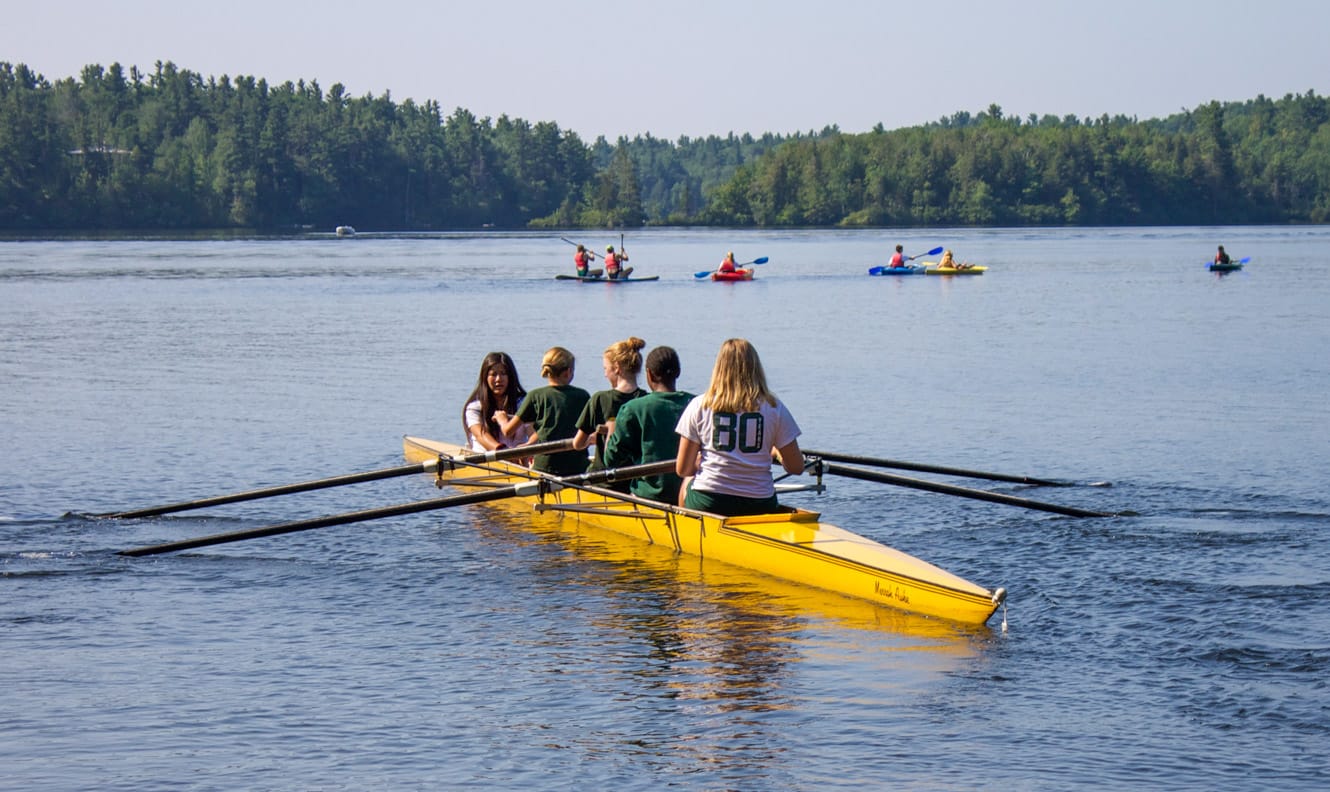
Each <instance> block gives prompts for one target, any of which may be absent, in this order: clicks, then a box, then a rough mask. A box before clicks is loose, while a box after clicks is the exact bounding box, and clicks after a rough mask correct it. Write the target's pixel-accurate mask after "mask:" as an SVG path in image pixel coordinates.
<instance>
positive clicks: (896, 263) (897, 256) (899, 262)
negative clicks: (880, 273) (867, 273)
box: [891, 253, 905, 267]
mask: <svg viewBox="0 0 1330 792" xmlns="http://www.w3.org/2000/svg"><path fill="white" fill-rule="evenodd" d="M891 266H893V267H904V266H905V256H904V255H903V254H901V253H893V254H891Z"/></svg>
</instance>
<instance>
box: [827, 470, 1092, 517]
mask: <svg viewBox="0 0 1330 792" xmlns="http://www.w3.org/2000/svg"><path fill="white" fill-rule="evenodd" d="M822 470H823V471H824V472H826V473H831V474H833V475H837V476H844V477H846V478H853V479H860V480H862V481H876V482H878V483H881V484H895V485H897V486H900V487H909V488H911V489H919V490H927V491H929V492H940V493H943V494H945V495H959V496H960V497H963V498H974V499H975V500H983V501H990V502H992V503H1003V504H1006V505H1008V506H1021V507H1023V508H1026V509H1036V510H1039V511H1046V512H1053V513H1054V514H1064V515H1066V516H1068V517H1117V516H1118V515H1116V514H1113V513H1110V512H1097V511H1088V510H1086V509H1077V508H1074V507H1072V506H1060V505H1058V504H1056V503H1043V502H1041V501H1036V500H1030V499H1029V498H1017V497H1014V496H1012V495H1003V494H1001V493H997V492H987V491H985V490H977V489H969V488H968V487H954V486H952V485H950V484H939V483H938V482H936V481H924V480H923V479H916V478H910V477H908V476H897V475H894V474H891V473H879V472H877V471H875V470H861V469H859V468H852V467H845V466H843V465H835V464H831V463H824V464H823V466H822Z"/></svg>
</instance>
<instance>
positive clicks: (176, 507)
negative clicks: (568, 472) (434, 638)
mask: <svg viewBox="0 0 1330 792" xmlns="http://www.w3.org/2000/svg"><path fill="white" fill-rule="evenodd" d="M572 447H573V441H572V439H571V438H569V439H566V440H554V441H551V442H548V443H532V444H531V445H524V446H518V447H516V448H501V449H499V450H498V451H486V452H484V453H476V454H469V455H467V456H465V457H461V458H459V459H458V460H457V461H459V462H469V463H470V462H494V461H497V460H502V459H518V458H524V457H529V456H537V455H540V454H556V453H558V452H560V451H570V450H572ZM438 464H439V463H438V460H436V459H431V460H427V461H425V462H418V463H416V464H414V465H402V466H400V467H391V468H383V469H382V470H371V471H367V472H365V473H350V474H348V475H345V476H333V477H332V478H325V479H315V480H314V481H305V482H301V483H299V484H283V485H281V486H277V487H267V488H264V489H256V490H249V491H247V492H237V493H233V494H231V495H218V496H217V497H213V498H203V499H200V500H193V501H184V502H182V503H172V504H168V505H166V506H154V507H152V508H149V509H135V510H133V511H123V512H113V513H109V514H96V515H93V516H94V517H106V518H111V519H130V518H136V517H156V516H158V515H161V514H171V513H173V512H181V511H189V510H190V509H203V508H207V507H209V506H221V505H222V504H226V503H239V502H241V501H249V500H259V499H260V498H272V497H275V496H278V495H291V494H293V493H297V492H310V491H313V490H320V489H327V488H329V487H342V486H345V485H347V484H359V483H361V482H365V481H378V480H380V479H387V478H394V477H397V476H409V475H411V474H414V473H429V472H431V471H433V470H434V469H435V468H436V467H438Z"/></svg>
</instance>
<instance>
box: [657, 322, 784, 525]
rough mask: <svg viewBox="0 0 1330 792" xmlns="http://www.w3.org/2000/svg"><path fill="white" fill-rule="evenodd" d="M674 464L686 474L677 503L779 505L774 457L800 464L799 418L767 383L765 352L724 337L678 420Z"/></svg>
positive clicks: (760, 510)
mask: <svg viewBox="0 0 1330 792" xmlns="http://www.w3.org/2000/svg"><path fill="white" fill-rule="evenodd" d="M675 431H676V432H677V433H678V434H679V437H680V440H679V454H678V456H677V457H676V458H675V472H676V473H678V474H679V476H681V477H682V478H683V479H684V484H683V488H682V489H681V490H680V492H679V495H680V500H679V505H680V506H685V507H687V508H690V509H697V510H698V511H705V512H711V513H713V514H722V515H726V516H730V515H738V514H769V513H771V512H774V511H779V510H780V504H779V503H778V502H777V500H776V486H775V483H774V482H773V481H772V478H771V463H772V460H773V457H774V458H778V459H779V460H780V463H781V467H783V468H784V469H785V472H787V473H790V474H791V475H798V474H800V473H802V472H803V468H804V460H803V453H802V452H801V451H800V450H799V441H798V437H799V434H800V431H799V425H798V424H797V423H795V420H794V416H792V415H791V414H790V411H789V410H788V409H786V407H785V405H784V404H783V403H782V402H781V401H780V399H778V398H776V395H775V394H774V393H772V392H771V389H770V388H769V387H768V386H767V375H766V372H765V371H763V369H762V360H761V359H760V358H759V357H758V355H757V350H756V349H754V348H753V345H752V344H750V343H749V342H748V341H747V340H745V339H742V338H731V339H729V340H728V341H726V342H725V343H723V344H721V346H720V351H719V352H718V353H717V354H716V364H715V366H714V367H713V368H712V370H711V383H710V384H709V385H707V389H706V391H705V392H704V393H702V395H700V396H697V397H695V398H694V399H693V400H692V401H690V402H689V403H688V406H687V407H686V408H685V409H684V412H683V415H682V416H680V417H679V423H678V425H677V426H676V427H675Z"/></svg>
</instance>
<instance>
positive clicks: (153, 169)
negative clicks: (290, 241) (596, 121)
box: [0, 62, 1330, 230]
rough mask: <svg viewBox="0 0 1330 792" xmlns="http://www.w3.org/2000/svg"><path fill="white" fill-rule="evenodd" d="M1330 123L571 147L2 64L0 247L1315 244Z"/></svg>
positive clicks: (1011, 126)
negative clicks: (1150, 230) (1014, 240)
mask: <svg viewBox="0 0 1330 792" xmlns="http://www.w3.org/2000/svg"><path fill="white" fill-rule="evenodd" d="M1328 119H1330V106H1328V104H1327V100H1326V99H1325V98H1322V97H1318V96H1316V95H1315V94H1314V93H1313V92H1311V91H1308V92H1307V93H1306V94H1304V95H1288V96H1285V97H1284V98H1283V99H1280V100H1277V101H1272V100H1269V99H1266V98H1265V97H1258V98H1257V99H1255V100H1252V101H1248V102H1245V103H1226V104H1220V103H1218V102H1211V103H1209V104H1207V105H1203V106H1201V107H1198V108H1197V109H1195V110H1193V111H1187V112H1183V113H1180V114H1178V115H1175V116H1171V117H1169V118H1167V119H1162V120H1151V121H1144V122H1140V121H1136V120H1135V119H1128V118H1124V117H1121V116H1119V117H1115V118H1108V117H1107V116H1105V117H1102V118H1099V119H1094V120H1080V119H1077V118H1075V117H1073V116H1068V117H1065V118H1055V117H1050V116H1045V117H1042V118H1036V117H1034V116H1030V117H1028V118H1027V119H1020V118H1015V117H1007V116H1004V115H1003V114H1002V111H1001V108H1000V107H998V106H997V105H993V106H990V107H989V108H988V109H987V110H986V111H983V112H981V113H978V114H976V115H973V116H972V115H970V114H969V113H963V112H962V113H956V114H954V115H953V116H951V117H949V118H944V119H941V120H939V121H938V122H936V123H933V124H927V125H924V126H919V127H911V128H906V129H899V130H892V131H887V130H885V129H883V128H882V127H881V126H880V125H879V126H878V127H877V128H876V129H874V130H873V131H871V132H868V133H864V134H846V133H842V132H841V131H840V130H839V129H838V128H836V127H834V126H828V127H826V128H824V129H822V130H821V131H818V132H814V131H812V130H810V131H809V132H808V133H806V134H805V133H794V134H789V135H778V134H771V133H768V134H764V135H762V136H761V137H753V136H752V135H749V134H744V135H734V134H730V135H728V136H726V137H718V136H708V137H705V138H688V137H682V138H679V139H678V140H676V141H667V140H662V139H659V138H655V137H652V136H651V135H649V134H648V135H639V136H637V137H634V138H632V139H629V138H626V137H621V138H619V139H618V140H617V141H615V142H614V143H610V142H609V141H607V140H605V139H604V138H603V137H602V138H598V139H597V140H595V141H593V142H592V143H590V144H587V143H586V142H584V141H583V140H582V139H581V138H579V136H578V135H577V134H576V133H575V132H572V131H570V130H563V129H560V128H559V126H558V125H557V124H554V123H552V122H536V123H531V122H528V121H525V120H522V119H514V118H509V117H508V116H506V115H504V116H500V117H499V118H498V119H490V118H477V117H476V116H475V115H474V114H472V113H471V112H469V111H467V110H465V109H462V108H457V109H456V110H454V111H453V112H452V113H451V114H449V115H447V116H445V115H444V114H443V112H442V111H441V109H440V107H439V105H438V103H437V102H433V101H428V102H425V103H423V104H417V103H415V102H413V101H411V100H406V101H404V102H401V103H398V102H394V101H393V100H392V98H391V96H390V95H389V94H387V93H385V94H384V95H382V96H378V97H375V96H370V95H366V96H363V97H352V96H349V95H348V94H347V92H346V90H345V88H344V87H343V86H342V85H341V84H336V85H333V86H332V87H331V88H330V89H329V90H327V91H326V92H325V91H324V90H323V89H322V88H320V86H319V85H318V83H317V82H313V81H311V82H305V81H303V80H302V81H300V82H296V83H292V82H286V83H283V84H281V85H277V86H271V85H269V84H268V83H267V82H266V81H265V80H263V79H261V78H255V77H247V76H238V77H235V78H230V77H227V76H222V77H207V78H205V77H204V76H202V75H200V74H198V73H195V72H191V71H189V70H186V69H180V68H177V67H176V66H175V65H174V64H172V63H161V62H159V63H157V64H155V69H154V71H153V72H152V73H150V74H144V73H142V72H140V71H139V70H138V69H137V67H133V68H131V69H129V71H128V72H126V71H125V70H124V69H123V68H122V67H121V66H120V65H119V64H112V65H111V66H110V67H107V68H103V67H101V66H98V65H92V66H87V67H85V68H84V69H83V71H82V73H81V74H80V75H79V77H78V78H73V77H69V78H65V79H61V80H58V81H56V82H50V81H48V80H46V79H45V78H44V77H43V76H41V75H39V74H37V73H35V72H33V71H32V70H30V69H29V68H28V67H26V66H25V65H23V64H17V65H14V64H10V63H0V229H5V230H60V229H166V230H184V229H212V228H246V229H260V230H281V229H289V228H306V227H313V228H320V229H328V228H331V227H333V226H335V225H338V224H344V223H350V224H354V225H357V226H360V227H361V228H363V229H366V228H372V229H376V230H430V229H437V230H442V229H461V228H477V227H485V226H492V227H500V228H531V227H559V228H566V227H578V226H582V227H635V226H640V225H644V224H661V225H666V224H668V225H683V224H706V225H728V226H836V225H841V226H889V225H895V226H929V225H979V226H982V225H1117V224H1164V225H1167V224H1207V223H1287V222H1310V223H1322V222H1326V221H1327V219H1330V125H1328V124H1327V120H1328Z"/></svg>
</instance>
